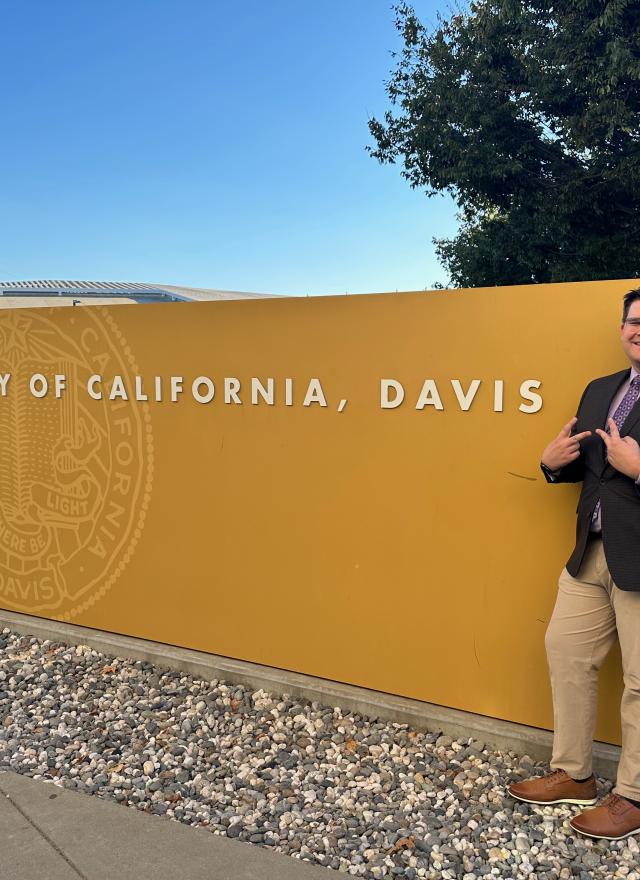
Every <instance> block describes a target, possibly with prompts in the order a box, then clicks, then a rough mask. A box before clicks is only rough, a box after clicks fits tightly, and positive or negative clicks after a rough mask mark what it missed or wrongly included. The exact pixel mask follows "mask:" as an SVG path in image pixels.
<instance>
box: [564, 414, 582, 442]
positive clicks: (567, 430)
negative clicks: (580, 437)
mask: <svg viewBox="0 0 640 880" xmlns="http://www.w3.org/2000/svg"><path fill="white" fill-rule="evenodd" d="M577 421H578V417H577V416H574V417H573V418H572V419H571V421H570V422H567V424H566V425H565V426H564V427H563V428H561V429H560V437H568V436H569V434H571V429H572V428H573V426H574V425H575V423H576V422H577Z"/></svg>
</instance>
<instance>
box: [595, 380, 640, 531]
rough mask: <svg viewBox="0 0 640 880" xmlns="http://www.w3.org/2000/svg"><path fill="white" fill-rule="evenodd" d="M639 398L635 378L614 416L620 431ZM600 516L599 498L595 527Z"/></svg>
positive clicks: (639, 384) (638, 382) (639, 385)
mask: <svg viewBox="0 0 640 880" xmlns="http://www.w3.org/2000/svg"><path fill="white" fill-rule="evenodd" d="M638 397H640V376H635V377H634V379H633V381H632V382H631V385H629V388H628V390H627V393H626V394H625V396H624V397H623V398H622V400H621V401H620V404H619V406H618V408H617V409H616V411H615V412H614V414H613V416H612V419H613V421H614V422H615V423H616V425H617V426H618V430H620V428H622V426H623V425H624V423H625V420H626V418H627V416H628V415H629V413H630V412H631V410H632V409H633V407H634V406H635V405H636V403H637V400H638ZM605 431H607V433H608V432H609V426H608V425H607V426H606V428H605ZM605 456H606V451H605ZM599 515H600V499H599V498H598V503H597V504H596V506H595V508H594V511H593V515H592V516H591V525H593V524H594V523H595V522H596V521H597V519H598V516H599Z"/></svg>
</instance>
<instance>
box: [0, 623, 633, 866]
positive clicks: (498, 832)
mask: <svg viewBox="0 0 640 880" xmlns="http://www.w3.org/2000/svg"><path fill="white" fill-rule="evenodd" d="M0 769H11V770H13V771H15V772H17V773H23V774H25V775H26V776H31V777H33V778H34V779H47V780H51V781H53V782H54V783H55V784H57V785H60V786H63V787H65V788H71V789H76V790H78V791H82V792H86V793H87V794H93V795H97V796H98V797H102V798H105V799H107V800H114V801H117V802H119V803H121V804H123V805H126V806H129V807H131V808H134V809H138V810H145V811H146V812H149V813H156V814H159V815H162V816H168V817H171V818H173V819H175V820H178V821H180V822H184V823H186V824H188V825H200V826H206V827H207V828H209V829H210V830H211V831H212V832H213V833H214V834H225V835H227V837H236V838H239V839H240V840H246V841H249V842H251V843H253V844H256V845H258V846H265V847H269V848H271V849H273V850H275V851H277V852H283V853H287V854H289V855H291V856H293V857H294V858H299V859H304V860H308V861H310V862H312V863H314V864H318V865H325V866H327V867H330V868H333V869H335V870H337V871H340V872H344V873H348V874H351V875H355V876H358V877H366V878H381V877H406V878H415V877H425V878H434V880H435V878H438V880H440V878H444V880H448V878H451V880H453V878H455V880H458V878H462V880H474V878H479V877H484V876H487V877H516V878H520V877H532V878H538V880H546V878H557V877H559V878H562V880H569V878H571V877H577V878H580V880H591V878H592V877H593V878H611V877H627V878H628V880H640V873H639V870H640V869H639V867H638V866H639V865H640V858H639V846H638V841H637V838H635V837H629V838H626V839H625V840H622V841H618V842H615V841H614V842H610V841H597V840H596V841H594V840H591V839H590V838H584V837H581V836H580V835H574V833H573V831H572V830H571V828H570V827H569V824H568V822H569V819H570V818H571V816H572V815H574V814H575V813H576V812H579V810H580V808H579V807H571V806H568V805H558V806H554V807H537V806H533V805H530V804H525V803H521V802H519V801H515V800H513V799H512V798H510V797H509V796H508V795H506V785H507V784H508V783H509V782H510V781H512V780H515V779H522V778H525V777H527V776H531V775H534V776H537V775H541V774H543V773H545V772H547V771H548V766H547V765H544V764H541V763H536V762H534V761H533V760H532V759H531V758H528V757H527V756H524V757H522V756H518V755H515V754H514V753H513V752H503V751H494V750H491V749H489V748H485V745H484V743H481V742H477V741H475V740H473V739H471V740H470V739H458V740H452V738H451V737H449V736H444V735H442V734H441V733H440V732H439V731H433V732H429V733H424V732H421V731H416V730H412V729H411V728H410V727H409V726H408V725H406V724H393V723H389V722H386V721H380V720H378V719H376V718H373V717H368V716H362V715H359V714H356V713H345V712H342V711H341V710H340V709H338V708H333V707H332V706H325V705H322V704H320V703H317V702H311V701H307V700H304V699H296V698H291V697H290V696H288V695H287V694H282V695H269V694H267V693H265V692H264V691H262V690H259V691H255V692H252V691H251V689H250V688H247V687H244V686H240V685H234V684H230V683H226V682H223V681H217V680H213V681H203V680H200V679H196V678H193V677H191V676H189V675H183V674H182V673H180V672H167V671H165V670H164V669H161V668H159V667H156V666H154V665H152V664H151V663H145V662H141V661H134V660H126V659H123V658H120V657H112V656H107V655H105V654H101V653H98V652H97V651H93V650H91V649H90V648H88V647H86V646H78V647H69V646H68V645H64V644H61V643H59V642H52V641H48V640H44V641H43V640H39V639H35V638H31V637H29V636H21V635H18V634H16V633H13V632H11V631H10V630H9V629H4V630H2V633H1V634H0ZM598 783H599V791H600V794H601V795H602V796H604V795H605V794H606V793H607V792H608V791H609V790H610V789H611V787H612V786H611V782H608V781H606V780H603V779H599V780H598Z"/></svg>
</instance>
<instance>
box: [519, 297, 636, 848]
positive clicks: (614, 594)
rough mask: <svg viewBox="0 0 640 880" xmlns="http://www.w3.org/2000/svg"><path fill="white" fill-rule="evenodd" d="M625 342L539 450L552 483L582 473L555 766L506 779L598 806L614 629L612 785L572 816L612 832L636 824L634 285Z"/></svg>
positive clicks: (562, 607)
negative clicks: (603, 687) (602, 698)
mask: <svg viewBox="0 0 640 880" xmlns="http://www.w3.org/2000/svg"><path fill="white" fill-rule="evenodd" d="M620 338H621V342H622V348H623V350H624V352H625V354H626V356H627V357H628V359H629V361H630V363H631V370H629V369H626V370H623V371H621V372H619V373H614V374H613V375H612V376H603V377H602V378H600V379H594V381H593V382H590V383H589V385H587V387H586V389H585V391H584V393H583V395H582V399H581V400H580V404H579V406H578V413H577V416H576V417H575V418H573V419H571V421H570V422H568V423H567V424H566V425H565V426H564V428H563V429H562V430H561V431H560V433H559V434H558V436H557V437H556V438H555V439H554V440H552V441H551V443H550V444H549V445H548V446H547V448H546V449H545V450H544V452H543V453H542V460H541V467H542V470H543V472H544V474H545V477H546V479H547V481H548V482H550V483H566V482H569V483H577V482H579V481H582V492H581V494H580V501H579V502H578V509H577V513H578V520H577V527H576V546H575V548H574V550H573V553H572V554H571V557H570V558H569V561H568V562H567V565H566V567H565V568H564V569H563V571H562V574H561V575H560V581H559V585H558V595H557V598H556V603H555V608H554V610H553V614H552V616H551V620H550V621H549V626H548V629H547V633H546V636H545V647H546V651H547V660H548V664H549V673H550V678H551V690H552V694H553V718H554V738H553V753H552V757H551V770H552V772H551V773H550V774H548V775H547V776H543V777H539V778H535V779H528V780H525V781H524V782H517V783H512V784H511V785H510V786H509V787H508V791H509V793H510V794H511V795H513V797H516V798H518V799H519V800H523V801H528V802H529V803H534V804H557V803H568V804H579V805H581V806H593V805H594V804H595V803H596V801H597V791H596V781H595V777H594V776H593V773H592V745H593V735H594V728H595V723H596V699H597V684H598V670H599V669H600V666H601V665H602V663H603V661H604V659H605V657H606V656H607V654H608V652H609V650H610V648H611V646H612V645H613V643H614V641H615V638H616V633H617V635H618V638H619V641H620V649H621V653H622V668H623V673H624V685H625V687H624V693H623V697H622V703H621V720H622V753H621V756H620V764H619V767H618V774H617V780H616V785H615V788H614V790H613V791H612V792H611V794H610V795H609V796H608V797H607V798H606V800H605V801H604V802H603V803H602V804H601V805H600V806H598V807H596V808H595V809H591V810H585V811H584V812H581V813H579V814H578V815H576V816H574V818H573V819H572V820H571V823H570V824H571V827H572V828H573V829H574V830H575V831H579V832H580V833H582V834H586V835H589V836H590V837H605V838H608V839H609V840H620V839H621V838H623V837H627V836H629V835H630V834H635V833H638V832H640V445H639V441H640V403H638V399H639V397H640V288H638V289H636V290H631V291H629V293H627V294H626V295H625V297H624V306H623V314H622V325H621V329H620ZM605 428H606V430H603V429H605Z"/></svg>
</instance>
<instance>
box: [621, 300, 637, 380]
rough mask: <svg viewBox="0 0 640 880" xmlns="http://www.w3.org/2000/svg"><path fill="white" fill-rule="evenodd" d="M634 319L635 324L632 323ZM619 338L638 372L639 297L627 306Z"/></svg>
mask: <svg viewBox="0 0 640 880" xmlns="http://www.w3.org/2000/svg"><path fill="white" fill-rule="evenodd" d="M636 321H637V322H638V323H637V324H636V323H634V322H636ZM620 339H621V341H622V347H623V349H624V353H625V354H626V356H627V357H628V358H629V360H630V361H631V363H632V365H633V366H634V367H635V368H636V370H638V371H639V372H640V299H637V300H635V301H634V302H632V303H631V305H630V306H629V314H628V315H627V320H626V321H625V323H624V324H623V325H622V327H621V328H620Z"/></svg>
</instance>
